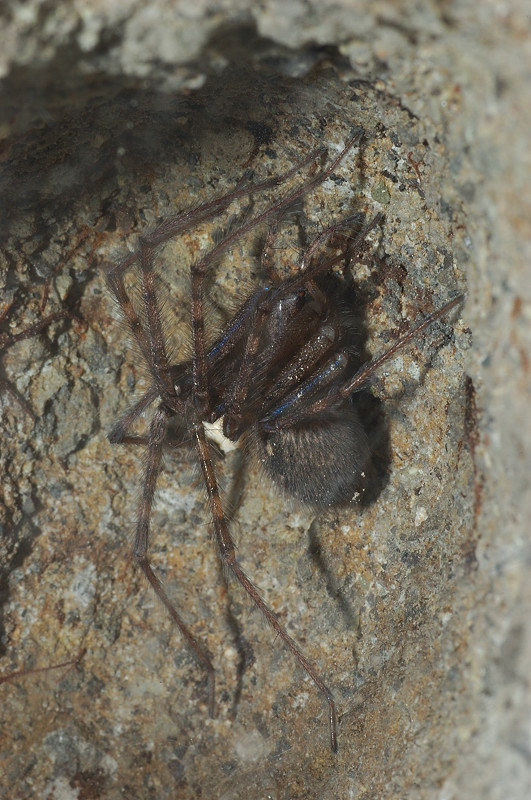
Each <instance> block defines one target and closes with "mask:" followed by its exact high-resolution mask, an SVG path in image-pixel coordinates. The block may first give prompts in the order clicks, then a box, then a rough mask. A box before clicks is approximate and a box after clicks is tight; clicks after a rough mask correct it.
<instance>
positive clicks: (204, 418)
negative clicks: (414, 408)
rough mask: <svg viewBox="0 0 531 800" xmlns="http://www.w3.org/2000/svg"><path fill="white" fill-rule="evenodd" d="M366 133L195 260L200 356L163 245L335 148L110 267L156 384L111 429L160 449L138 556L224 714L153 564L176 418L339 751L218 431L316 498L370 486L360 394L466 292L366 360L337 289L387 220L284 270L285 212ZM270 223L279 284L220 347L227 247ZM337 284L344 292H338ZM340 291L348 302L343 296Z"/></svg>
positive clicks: (202, 210) (225, 547) (341, 499)
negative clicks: (174, 355) (177, 330)
mask: <svg viewBox="0 0 531 800" xmlns="http://www.w3.org/2000/svg"><path fill="white" fill-rule="evenodd" d="M362 136H363V131H362V130H361V129H360V130H357V131H356V132H355V133H354V135H353V136H352V137H351V138H350V139H349V140H348V141H347V143H346V145H345V147H344V148H343V149H342V151H341V152H340V153H339V155H338V156H337V157H336V158H334V159H333V161H332V162H331V163H330V164H329V165H328V166H327V167H326V168H322V169H321V170H320V171H318V172H317V173H316V172H315V171H314V172H313V174H311V176H310V177H309V178H307V179H306V181H305V182H304V183H302V185H300V186H299V187H298V188H295V189H294V190H292V191H291V192H286V193H285V194H284V195H283V196H282V197H281V198H280V199H278V200H276V201H275V202H273V203H271V204H270V205H269V206H268V207H267V208H266V209H265V210H263V211H261V212H260V213H258V214H256V215H255V216H254V217H252V218H251V219H250V220H248V221H247V222H245V223H244V224H242V225H241V226H240V227H239V228H238V229H237V230H234V231H232V232H230V233H228V234H227V235H226V236H225V237H224V238H222V239H221V240H220V241H219V242H218V243H217V244H215V245H214V247H213V248H212V249H211V250H210V251H209V252H207V253H206V254H205V255H203V256H201V257H200V258H199V259H198V260H197V261H196V262H195V263H194V264H193V266H192V268H191V300H192V304H191V315H192V320H191V327H192V358H191V360H188V361H185V362H182V363H178V364H171V363H170V362H169V358H168V352H167V344H166V342H165V337H164V333H163V324H162V320H161V313H160V310H159V304H158V301H157V296H156V290H155V277H156V276H155V271H154V255H155V250H156V248H157V246H158V245H160V244H162V243H164V242H167V241H168V240H169V239H171V238H173V237H175V236H177V235H178V234H180V233H182V232H183V231H185V230H186V229H187V228H189V227H191V226H193V225H196V224H198V223H200V222H202V221H204V220H209V219H212V218H213V217H214V216H215V215H217V214H219V213H221V212H222V211H224V210H225V209H227V208H228V206H229V205H230V204H231V203H232V202H233V201H234V200H235V199H237V198H239V197H242V196H244V195H248V194H251V193H254V192H258V191H262V190H264V189H267V188H271V187H274V186H276V185H280V184H281V183H283V182H284V181H286V180H287V179H288V178H290V177H292V176H293V175H294V174H295V173H296V172H297V171H298V170H299V169H301V168H302V167H304V166H307V165H309V164H312V163H313V162H315V161H316V160H317V159H319V158H322V157H324V156H325V154H326V150H325V149H324V148H319V149H318V150H316V151H314V152H312V153H311V154H310V155H309V156H308V157H307V158H306V159H304V161H303V162H301V163H300V164H298V165H296V166H295V167H293V168H292V169H290V170H289V171H288V172H286V173H285V174H284V175H281V176H280V177H278V178H274V179H270V180H267V181H263V182H262V183H257V184H252V183H249V182H248V181H247V179H246V178H244V179H243V180H242V181H241V182H240V183H239V184H238V185H237V186H236V188H235V189H234V190H233V191H232V192H229V193H228V194H226V195H224V196H223V197H220V198H217V199H214V200H212V201H209V202H206V203H203V204H201V205H199V206H197V207H195V208H193V209H191V210H188V211H184V212H182V213H180V214H178V215H176V216H173V217H171V218H168V219H166V220H165V221H163V222H162V223H161V224H160V225H159V226H158V227H157V228H156V229H155V230H154V231H153V232H152V233H149V234H147V235H144V236H141V237H140V242H139V249H138V251H136V252H134V253H132V254H131V255H129V256H128V257H127V258H126V259H125V260H123V261H122V262H121V263H120V264H118V265H116V266H113V267H112V268H111V269H109V271H108V274H107V278H108V282H109V285H110V288H111V290H112V292H113V293H114V295H115V297H116V299H117V301H118V303H119V306H120V307H121V309H122V312H123V314H124V316H125V319H126V320H127V322H128V324H129V327H130V329H131V332H132V335H133V337H134V339H135V341H136V343H137V345H138V347H139V349H140V351H141V354H142V356H143V358H144V360H145V362H146V365H147V367H148V370H149V373H150V386H149V388H148V389H147V391H146V392H145V393H144V394H143V396H142V397H141V398H140V399H139V400H138V402H137V403H136V404H135V405H134V406H133V407H132V408H131V409H130V411H129V412H127V413H126V414H125V416H124V417H123V418H122V419H121V420H120V421H119V422H118V423H117V424H116V425H115V427H114V428H113V430H112V431H111V433H110V434H109V440H110V442H111V443H132V444H141V445H143V446H145V447H146V449H147V456H146V461H145V468H144V479H143V484H142V490H141V492H142V493H141V499H140V502H139V508H138V518H137V525H136V537H135V542H134V547H133V554H134V557H135V559H136V562H137V563H138V565H139V566H140V567H141V569H142V571H143V572H144V575H145V576H146V578H147V580H148V581H149V583H150V584H151V586H152V587H153V589H154V591H155V593H156V594H157V596H158V597H159V599H160V600H161V601H162V603H163V604H164V606H165V607H166V609H167V611H168V612H169V614H170V616H171V618H172V620H173V622H174V623H175V624H176V625H177V627H178V628H179V630H180V631H181V633H182V635H183V637H184V639H185V640H186V643H187V645H188V647H189V648H190V651H191V652H192V654H193V655H194V656H195V659H196V661H197V662H198V663H199V664H200V665H201V666H202V667H203V669H204V670H205V672H206V674H207V677H208V709H209V713H210V715H213V714H214V682H215V677H214V666H213V664H212V660H211V657H210V655H209V653H208V652H207V650H206V648H205V647H204V645H203V644H202V643H201V642H200V641H198V639H197V638H196V637H195V636H194V635H193V634H192V633H191V631H190V630H189V628H188V627H187V625H186V623H185V622H184V620H183V618H182V617H181V615H180V613H179V612H177V610H176V609H175V608H174V606H173V604H172V602H171V600H170V598H169V597H168V595H167V593H166V591H165V590H164V588H163V586H162V584H161V582H160V581H159V579H158V577H157V576H156V574H155V572H154V571H153V568H152V566H151V563H150V560H149V555H148V545H149V534H150V517H151V511H152V505H153V499H154V494H155V490H156V485H157V479H158V476H159V473H160V470H161V462H162V450H163V447H164V446H165V444H167V443H168V439H169V437H170V434H169V423H170V420H171V421H172V423H173V422H174V419H175V418H176V419H177V421H178V422H179V423H180V426H181V431H180V432H181V435H182V443H186V444H189V445H190V446H192V447H193V448H195V451H196V455H197V458H198V461H199V464H200V467H201V472H202V476H203V480H204V484H205V487H206V490H207V495H208V504H209V509H210V515H211V520H212V525H213V529H214V537H215V541H216V544H217V549H218V553H219V557H220V559H221V562H222V565H223V567H224V569H225V572H226V573H227V574H228V575H230V576H232V577H233V578H235V579H236V581H237V582H238V583H239V584H240V585H241V586H242V587H243V589H244V590H245V592H246V593H247V595H248V596H249V597H250V599H251V600H252V602H253V603H254V604H255V605H256V606H257V607H258V608H259V609H260V611H261V612H262V614H263V615H264V616H265V618H266V620H267V621H268V622H269V624H270V625H271V627H272V628H273V630H274V631H275V633H276V634H277V635H278V636H279V637H280V639H281V640H282V641H283V642H284V644H285V645H286V646H287V648H288V649H289V650H290V651H291V653H292V654H293V655H294V656H295V658H296V659H297V661H298V662H299V664H300V665H301V667H302V668H303V670H305V672H306V673H307V675H308V676H309V677H310V678H311V680H312V681H313V683H314V685H315V686H316V688H317V689H318V690H319V691H320V692H321V694H322V695H323V696H324V698H325V699H326V701H327V704H328V724H329V729H330V745H331V749H332V751H336V750H337V733H336V727H337V721H336V720H337V715H336V705H335V701H334V697H333V694H332V692H331V690H330V689H329V687H328V686H327V685H326V684H325V682H324V681H323V680H322V679H321V677H320V675H319V673H318V670H317V668H316V667H315V666H314V665H313V664H312V663H311V662H310V661H309V660H308V659H307V658H306V656H305V655H304V654H303V653H302V651H301V650H300V648H299V646H298V645H297V644H296V643H295V641H294V640H293V639H292V638H291V637H290V636H289V634H288V633H287V631H286V630H285V628H284V627H283V626H282V625H281V623H280V622H279V620H278V619H277V617H276V615H275V614H274V613H273V611H272V610H271V609H270V608H269V607H268V605H267V604H266V603H265V601H264V600H263V599H262V596H261V594H260V592H259V590H258V588H257V587H256V586H255V585H254V583H253V582H252V581H251V580H250V578H249V577H248V576H247V575H246V574H245V572H244V571H243V570H242V568H241V567H240V565H239V563H238V561H237V559H236V554H235V546H234V542H233V539H232V536H231V533H230V530H229V524H228V521H227V516H226V513H225V511H224V509H223V506H222V503H221V499H220V494H219V490H218V482H217V479H216V474H215V471H214V468H213V463H212V456H211V444H210V443H209V432H210V431H211V428H212V426H213V425H217V426H218V427H221V429H222V432H223V436H224V437H225V439H228V440H229V441H230V442H237V441H239V440H240V439H241V438H242V437H244V436H245V437H246V438H247V439H248V441H249V442H250V443H251V445H252V446H254V448H255V451H256V452H257V455H258V459H259V461H260V463H261V465H262V467H263V469H264V471H265V472H266V473H267V474H268V475H269V476H270V478H271V479H272V481H273V483H274V484H276V485H277V486H278V487H280V489H281V490H282V491H283V492H285V493H287V494H289V495H291V496H293V497H294V498H296V499H297V500H299V501H302V502H303V503H306V504H309V505H311V506H313V507H316V508H323V507H328V506H331V505H341V504H343V505H345V504H347V503H348V502H349V501H350V500H351V499H352V497H353V496H354V495H355V494H356V492H357V491H358V488H359V486H360V483H361V481H362V478H363V474H364V470H365V468H366V466H367V464H368V462H369V459H370V455H371V454H370V448H369V445H368V441H367V438H366V435H365V433H364V430H363V426H362V423H361V420H360V418H359V416H358V412H357V411H356V407H355V404H354V402H353V401H352V395H353V393H354V392H356V391H357V390H359V389H360V388H361V387H362V386H363V385H364V384H366V382H367V379H368V378H369V377H370V375H371V374H372V373H373V372H374V371H375V370H376V369H377V368H378V367H379V366H380V365H381V364H382V363H383V362H384V361H386V360H387V359H388V358H390V357H391V356H392V355H393V354H394V353H396V351H397V350H399V349H400V348H402V347H403V346H404V345H405V344H406V343H407V342H409V341H410V340H412V339H413V338H414V337H416V336H418V335H419V334H420V333H421V331H422V330H424V328H426V327H427V326H428V325H429V324H431V323H432V322H433V321H434V320H435V319H437V318H438V317H440V316H442V315H443V314H446V313H447V312H448V311H449V310H450V309H451V308H452V307H453V306H455V305H456V303H457V302H459V300H460V299H461V298H460V297H457V298H455V299H453V300H452V301H451V302H449V303H447V305H445V306H444V307H443V308H441V309H440V310H438V311H436V312H435V313H433V314H431V315H430V316H428V317H426V318H425V319H424V320H423V321H422V322H421V323H420V324H419V325H417V326H416V327H414V328H412V329H411V330H410V331H408V332H407V333H406V334H405V335H404V336H402V337H401V338H400V339H398V340H397V341H396V342H395V343H394V344H393V345H392V346H391V347H390V348H389V349H388V350H386V351H385V352H384V353H383V354H382V355H381V356H379V357H378V358H376V359H374V360H373V361H371V362H369V363H365V365H362V366H360V358H359V352H357V346H356V340H357V337H358V336H359V333H358V332H357V330H356V325H355V324H354V322H353V320H352V312H351V311H349V308H348V307H347V306H346V304H345V302H344V300H343V299H342V297H341V290H340V289H339V290H338V289H337V285H336V284H338V282H339V284H340V283H341V276H339V277H338V276H337V275H336V276H335V277H334V275H333V274H332V273H333V267H336V265H337V264H338V262H339V260H340V259H342V260H344V261H345V262H346V263H347V264H348V263H351V261H352V260H353V259H354V258H355V257H356V255H359V253H360V251H361V249H362V247H363V246H364V242H365V238H366V236H367V234H368V232H369V231H370V230H372V229H373V228H375V227H376V226H377V225H379V224H380V223H381V222H382V220H383V217H382V216H381V215H377V216H376V217H374V219H372V220H371V221H370V222H369V223H367V224H361V220H362V218H361V217H360V215H354V216H352V217H349V218H347V219H346V220H342V221H340V222H338V223H336V224H334V225H332V226H330V227H329V228H327V229H326V230H324V231H322V232H321V233H320V234H319V235H318V236H316V237H315V239H314V240H313V241H312V242H311V243H310V244H309V246H308V247H307V248H306V250H305V252H304V253H303V255H302V258H301V260H300V263H299V265H298V269H297V271H296V273H295V274H294V275H292V276H290V277H287V278H283V279H282V278H281V277H280V276H279V275H278V274H277V272H276V271H275V269H274V267H273V265H272V263H271V249H272V244H273V242H274V238H275V234H276V231H277V227H278V224H279V222H280V220H281V218H282V215H283V214H284V213H285V212H286V209H288V208H289V207H290V206H291V205H292V204H293V203H294V201H295V200H297V199H298V198H300V197H301V196H302V195H304V194H306V193H308V192H309V191H310V190H311V189H312V188H314V187H316V186H317V185H318V184H320V183H322V182H323V181H324V180H325V179H326V178H328V177H329V176H330V175H331V174H332V173H333V171H334V169H335V168H336V167H337V165H338V164H339V163H340V162H341V160H342V159H343V158H344V157H345V155H346V154H347V153H348V152H349V150H351V149H352V148H353V147H354V146H355V145H356V144H358V143H359V142H360V140H361V138H362ZM266 220H269V221H270V227H269V232H268V234H267V236H266V240H265V246H264V248H263V252H262V259H261V260H262V266H263V267H264V268H265V271H267V273H268V276H269V280H268V281H267V283H266V285H264V286H262V287H261V288H259V289H257V290H255V291H254V292H252V293H251V294H250V296H249V297H248V298H247V299H246V300H245V302H243V304H242V305H241V306H240V308H239V309H238V311H237V312H236V314H235V315H234V316H233V318H232V319H231V320H230V322H229V323H228V324H227V325H226V327H225V329H224V330H223V331H222V333H221V335H220V336H219V337H218V338H217V339H216V341H215V342H214V343H213V344H211V345H207V342H206V333H205V313H204V311H205V306H204V295H205V283H206V279H207V275H208V272H209V270H210V269H211V267H212V266H213V264H215V262H216V260H217V259H218V257H219V255H220V254H221V253H222V252H223V251H225V250H226V249H227V248H228V247H230V246H231V245H232V244H233V243H234V242H235V241H236V240H237V239H238V238H239V237H241V236H242V235H243V234H245V233H247V232H248V231H249V230H251V229H252V228H254V227H255V226H257V225H259V224H260V223H263V222H264V221H266ZM353 227H354V228H357V232H356V233H355V234H354V235H353V236H352V237H351V238H350V239H349V240H348V245H347V247H346V249H345V252H344V253H342V254H341V256H339V257H338V256H337V255H335V256H334V257H331V256H328V257H327V258H323V257H322V256H321V257H317V254H318V251H319V250H320V249H321V250H322V247H323V245H324V244H325V243H326V242H327V241H329V240H330V239H331V238H332V237H337V236H339V237H341V236H343V232H344V231H345V229H349V228H350V229H352V228H353ZM135 264H138V265H139V266H140V280H141V296H142V302H143V311H142V313H141V314H139V313H137V311H136V310H135V308H134V304H133V301H132V299H131V297H130V296H129V294H128V292H127V290H126V287H125V282H124V276H125V274H126V272H127V271H128V270H129V269H130V268H131V267H132V266H133V265H135ZM332 284H334V286H335V288H332ZM337 291H339V299H338V296H337ZM152 404H155V409H154V411H153V414H152V417H151V421H150V423H149V428H148V432H147V435H145V436H139V435H136V434H133V433H131V432H130V429H131V426H132V425H133V423H134V422H135V421H136V420H137V418H138V417H139V416H140V415H141V414H142V413H143V412H144V411H145V410H146V409H147V408H148V407H149V406H150V405H152Z"/></svg>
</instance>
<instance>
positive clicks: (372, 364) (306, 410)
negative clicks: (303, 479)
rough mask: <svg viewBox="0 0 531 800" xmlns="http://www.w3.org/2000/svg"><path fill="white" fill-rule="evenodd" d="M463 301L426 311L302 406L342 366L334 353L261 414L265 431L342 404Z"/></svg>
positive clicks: (342, 361) (339, 355) (458, 299)
mask: <svg viewBox="0 0 531 800" xmlns="http://www.w3.org/2000/svg"><path fill="white" fill-rule="evenodd" d="M462 300H463V295H458V296H457V297H454V299H453V300H450V302H448V303H446V304H445V305H444V306H443V307H442V308H439V309H438V310H437V311H434V312H433V313H431V314H429V315H428V316H427V317H426V318H425V319H423V320H422V322H420V323H419V324H418V325H415V326H414V327H413V328H411V329H410V330H409V331H407V333H405V334H404V335H403V336H401V337H400V338H399V339H397V341H396V342H394V344H392V345H391V346H390V347H389V348H388V349H387V350H385V351H384V352H383V353H382V354H381V355H380V356H377V357H376V358H374V359H373V360H372V361H369V363H368V364H365V365H364V366H363V367H361V369H359V370H358V372H356V373H355V375H353V376H352V378H350V380H348V381H347V383H346V384H344V385H342V386H341V385H340V386H338V387H335V388H333V389H331V390H330V391H329V392H328V393H327V394H325V396H324V397H321V398H320V399H318V400H316V401H315V403H313V404H311V405H309V406H308V405H307V403H306V404H305V405H303V404H302V402H301V399H302V398H303V397H304V396H305V395H307V394H308V392H309V391H317V390H318V389H322V388H325V387H326V386H327V385H328V384H329V383H331V382H332V381H333V380H334V379H335V378H336V377H337V375H338V374H341V372H342V371H343V370H344V369H345V366H346V359H345V354H344V353H341V352H339V353H336V354H334V356H333V357H332V358H331V359H330V361H329V362H328V363H327V364H325V366H324V367H323V368H322V369H321V370H320V371H319V373H318V374H317V375H312V376H311V377H310V378H309V379H308V381H307V382H306V383H305V384H303V385H302V386H300V387H299V388H298V390H297V391H296V392H294V393H293V394H292V395H291V396H289V397H288V398H286V399H285V400H284V402H283V404H282V406H280V407H279V408H277V409H275V410H274V411H272V412H271V413H270V414H269V415H268V416H267V417H264V419H263V424H264V430H266V431H272V430H279V429H280V428H289V427H291V426H292V425H294V424H295V423H296V422H298V421H299V420H301V419H303V418H304V419H307V418H308V417H311V416H315V415H318V414H321V413H322V412H323V411H326V410H327V409H328V408H331V407H332V406H334V405H338V403H341V402H342V401H343V400H345V399H346V398H347V397H349V395H351V394H353V392H355V391H359V390H360V389H362V388H363V387H364V385H365V384H366V382H367V380H368V379H369V378H370V377H371V375H373V374H374V372H375V371H376V370H377V369H378V368H379V367H380V366H381V365H382V364H383V363H385V362H386V361H388V360H389V359H390V358H392V357H393V356H394V355H395V354H396V353H397V352H398V351H399V350H401V349H402V348H403V347H404V346H405V345H407V344H408V343H409V342H411V341H412V340H413V339H415V338H416V337H417V336H419V334H421V333H422V331H423V330H425V328H427V327H428V326H429V325H431V324H432V323H433V322H435V320H437V319H439V318H440V317H442V316H444V315H445V314H447V313H448V312H449V311H451V309H452V308H454V306H456V305H457V304H458V303H460V302H461V301H462Z"/></svg>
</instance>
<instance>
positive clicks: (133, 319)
mask: <svg viewBox="0 0 531 800" xmlns="http://www.w3.org/2000/svg"><path fill="white" fill-rule="evenodd" d="M360 135H361V134H360ZM326 152H327V151H326V148H325V147H317V148H316V149H315V150H313V151H312V152H311V153H310V154H309V155H308V156H307V157H306V158H304V159H303V160H302V161H300V162H299V163H297V164H296V165H295V166H293V167H291V168H290V169H289V170H286V172H284V173H283V174H282V175H276V176H275V177H274V178H268V179H267V180H264V181H261V182H259V183H255V184H253V183H251V184H245V177H244V178H243V179H242V180H241V181H240V182H239V183H238V184H237V186H236V188H235V189H233V190H232V191H231V192H228V193H227V194H225V195H223V196H222V197H218V198H215V199H214V200H208V201H206V202H205V203H201V204H200V205H198V206H195V208H191V209H188V210H186V211H183V212H181V213H180V214H176V215H175V216H173V217H168V218H167V219H165V220H163V221H162V222H161V223H160V225H158V226H157V227H156V228H155V230H153V231H152V232H151V233H148V234H145V235H144V236H143V237H142V240H141V242H142V241H143V242H144V245H147V247H149V248H152V249H154V248H156V247H158V245H160V244H164V242H168V241H169V240H170V239H173V238H174V237H175V236H178V235H179V234H180V233H183V232H184V231H186V230H188V229H190V228H192V227H193V226H195V225H198V224H199V223H201V222H205V221H208V220H210V219H212V218H213V217H215V216H216V215H217V214H221V213H222V212H223V211H225V209H226V208H228V206H229V205H230V204H231V203H232V202H233V201H234V200H236V199H238V198H239V197H245V196H246V195H249V194H253V193H254V192H259V191H265V190H266V189H270V188H272V187H274V186H278V185H279V184H281V183H283V182H284V181H286V180H288V178H290V177H291V176H292V175H294V174H295V173H296V172H297V171H298V170H299V169H301V168H302V167H304V166H306V165H307V164H309V163H311V162H312V161H315V160H316V159H317V158H319V156H321V155H324V154H325V153H326ZM141 250H142V243H141ZM140 258H141V252H140V253H139V252H138V251H135V252H134V253H131V254H130V255H129V256H127V258H125V259H123V261H121V262H120V263H119V264H115V265H113V266H112V267H111V268H110V269H109V270H108V271H107V281H108V284H109V286H110V288H111V290H112V292H113V294H114V295H115V297H116V299H117V300H118V303H119V304H120V306H121V308H122V311H123V313H124V316H125V317H126V319H127V321H128V323H129V325H130V327H131V330H132V332H133V335H134V337H135V339H136V340H137V341H138V344H139V345H140V348H141V350H142V353H143V354H144V356H145V357H147V356H148V353H149V351H148V348H147V342H146V340H145V338H143V337H142V333H141V325H140V321H139V319H138V315H137V314H136V313H135V312H134V309H133V306H132V304H131V301H130V300H129V298H128V296H127V293H126V291H125V287H124V285H123V276H124V274H125V273H126V271H127V270H128V269H129V268H130V267H131V266H132V265H133V264H135V263H137V262H138V260H139V259H140Z"/></svg>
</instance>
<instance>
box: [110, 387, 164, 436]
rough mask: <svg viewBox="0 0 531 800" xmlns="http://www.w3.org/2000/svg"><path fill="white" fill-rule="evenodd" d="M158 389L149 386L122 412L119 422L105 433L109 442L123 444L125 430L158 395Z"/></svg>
mask: <svg viewBox="0 0 531 800" xmlns="http://www.w3.org/2000/svg"><path fill="white" fill-rule="evenodd" d="M158 395H159V393H158V389H157V387H156V386H150V387H149V389H148V390H147V392H144V394H143V395H142V397H141V398H140V399H139V400H138V401H137V402H136V403H135V405H134V406H133V407H132V408H131V409H129V411H128V412H127V413H126V414H124V416H123V417H122V418H121V420H120V421H119V422H117V423H116V425H115V426H114V428H113V429H112V431H110V433H109V434H108V435H107V438H108V440H109V442H110V443H111V444H124V443H125V442H126V439H127V438H128V437H127V431H128V430H129V428H130V427H131V425H132V424H133V422H134V421H135V420H136V419H138V417H139V416H140V414H142V412H143V411H145V410H146V408H148V406H150V405H151V403H152V402H153V401H154V400H155V399H156V398H157V397H158Z"/></svg>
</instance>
